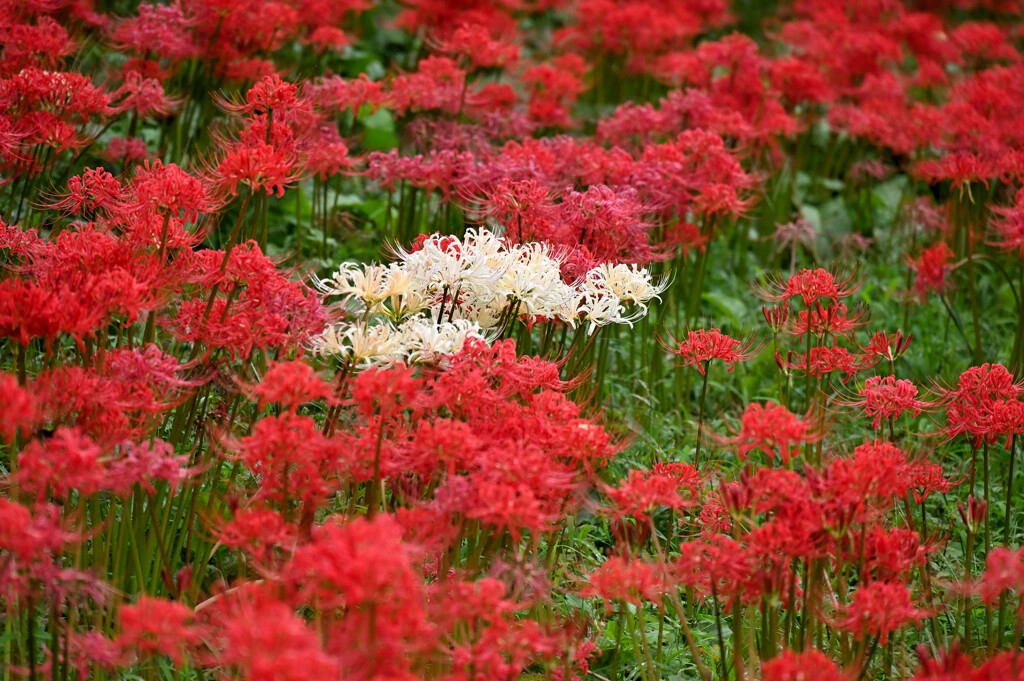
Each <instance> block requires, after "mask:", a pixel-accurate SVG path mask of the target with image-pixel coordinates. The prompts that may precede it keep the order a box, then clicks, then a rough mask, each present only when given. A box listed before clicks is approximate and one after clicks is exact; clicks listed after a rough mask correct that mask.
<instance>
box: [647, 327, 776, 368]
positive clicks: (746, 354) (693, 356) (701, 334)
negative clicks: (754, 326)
mask: <svg viewBox="0 0 1024 681" xmlns="http://www.w3.org/2000/svg"><path fill="white" fill-rule="evenodd" d="M659 342H660V343H661V346H662V347H663V348H665V350H667V351H668V352H670V353H672V354H673V355H678V356H679V357H681V360H680V364H679V365H678V366H693V367H696V368H697V371H699V372H700V373H701V375H704V372H705V371H706V370H707V367H708V366H709V365H710V364H711V361H712V360H715V359H720V360H722V361H723V362H725V365H726V370H727V371H732V370H733V368H734V367H735V364H736V362H746V361H748V360H751V359H753V358H754V357H757V355H758V353H759V352H761V348H763V347H764V341H763V340H762V339H761V338H759V337H758V336H757V335H755V334H748V335H745V336H744V337H742V338H741V339H735V338H731V337H729V336H727V335H725V334H724V333H722V332H721V330H719V329H717V328H712V329H697V330H691V331H688V332H687V334H686V338H685V339H683V340H681V341H678V340H676V339H675V338H673V337H672V336H671V335H669V336H668V340H667V341H665V340H664V339H660V338H659Z"/></svg>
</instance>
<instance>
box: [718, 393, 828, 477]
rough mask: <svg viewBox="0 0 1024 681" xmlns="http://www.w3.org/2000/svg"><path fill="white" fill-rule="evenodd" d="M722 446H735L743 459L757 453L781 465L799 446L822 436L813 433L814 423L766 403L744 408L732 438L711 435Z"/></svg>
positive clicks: (787, 460) (776, 405)
mask: <svg viewBox="0 0 1024 681" xmlns="http://www.w3.org/2000/svg"><path fill="white" fill-rule="evenodd" d="M714 437H715V440H716V441H717V442H718V443H719V444H721V445H723V446H734V447H736V453H737V455H738V456H739V457H740V458H741V459H744V460H745V459H746V458H747V456H748V455H749V454H750V452H752V451H754V450H760V451H762V452H764V454H765V455H766V456H768V457H774V456H775V455H776V454H778V455H779V457H780V458H781V459H782V462H783V463H784V464H788V463H789V460H790V458H791V457H793V456H796V455H798V454H799V453H800V447H801V445H803V444H806V443H808V442H816V441H817V440H819V439H821V437H822V434H821V433H820V432H816V431H815V429H814V424H812V423H811V422H809V421H808V420H807V419H801V418H798V417H797V416H796V415H794V414H793V413H792V412H790V411H789V410H788V409H786V408H785V407H783V406H781V405H778V404H775V403H774V402H768V403H766V404H763V405H762V404H757V403H752V404H749V405H747V408H746V409H745V410H744V412H743V416H741V417H740V428H739V430H738V431H737V433H736V435H734V436H733V437H722V436H714Z"/></svg>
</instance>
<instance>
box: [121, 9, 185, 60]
mask: <svg viewBox="0 0 1024 681" xmlns="http://www.w3.org/2000/svg"><path fill="white" fill-rule="evenodd" d="M196 23H197V21H196V19H195V18H193V17H189V16H187V15H186V14H185V10H184V8H183V7H182V6H181V5H180V4H176V5H150V4H145V3H143V4H141V5H139V8H138V16H135V17H130V18H126V19H123V20H121V21H120V22H118V23H117V25H116V26H115V28H114V29H113V35H112V36H111V38H112V40H113V41H114V43H115V45H117V46H118V47H119V48H121V49H124V50H132V51H134V52H135V53H137V54H140V55H144V54H158V55H160V56H161V57H163V58H165V59H170V60H172V61H180V60H184V59H189V58H191V57H194V56H196V55H198V54H199V52H200V48H199V47H198V46H197V44H196V43H195V42H194V41H193V37H192V34H191V32H190V29H191V28H192V27H193V26H195V25H196Z"/></svg>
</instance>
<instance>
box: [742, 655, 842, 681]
mask: <svg viewBox="0 0 1024 681" xmlns="http://www.w3.org/2000/svg"><path fill="white" fill-rule="evenodd" d="M849 676H850V675H849V674H848V673H847V672H845V671H843V670H841V669H840V668H839V667H838V666H837V665H836V663H835V662H834V661H833V660H832V658H830V657H828V656H827V655H825V654H824V653H822V652H821V651H818V650H813V649H811V650H805V651H804V652H796V651H795V650H792V649H786V650H784V651H782V655H780V656H779V657H777V658H775V659H772V660H767V661H765V662H764V664H762V665H761V679H762V681H803V680H804V679H815V681H849Z"/></svg>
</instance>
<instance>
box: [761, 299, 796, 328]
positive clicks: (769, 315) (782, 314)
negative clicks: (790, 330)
mask: <svg viewBox="0 0 1024 681" xmlns="http://www.w3.org/2000/svg"><path fill="white" fill-rule="evenodd" d="M789 313H790V309H789V305H772V306H771V307H768V306H767V305H762V306H761V314H762V315H763V316H764V321H765V323H766V324H767V325H768V328H769V329H771V331H772V333H776V334H777V333H779V332H780V331H781V330H782V328H783V327H784V326H785V325H786V321H787V320H788V319H789ZM805 328H806V327H805Z"/></svg>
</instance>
